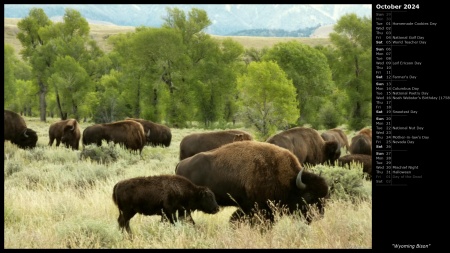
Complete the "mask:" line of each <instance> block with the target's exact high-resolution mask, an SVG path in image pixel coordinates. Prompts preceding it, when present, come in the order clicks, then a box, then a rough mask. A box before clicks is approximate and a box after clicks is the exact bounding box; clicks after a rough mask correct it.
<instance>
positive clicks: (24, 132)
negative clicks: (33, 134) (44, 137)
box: [23, 129, 28, 138]
mask: <svg viewBox="0 0 450 253" xmlns="http://www.w3.org/2000/svg"><path fill="white" fill-rule="evenodd" d="M27 130H28V129H25V131H23V135H24V136H25V137H26V138H28V135H27Z"/></svg>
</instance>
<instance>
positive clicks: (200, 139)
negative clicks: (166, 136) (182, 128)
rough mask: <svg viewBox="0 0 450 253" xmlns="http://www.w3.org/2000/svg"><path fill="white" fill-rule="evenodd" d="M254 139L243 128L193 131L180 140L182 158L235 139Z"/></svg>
mask: <svg viewBox="0 0 450 253" xmlns="http://www.w3.org/2000/svg"><path fill="white" fill-rule="evenodd" d="M244 140H249V141H250V140H253V137H252V136H251V135H250V134H249V133H247V132H245V131H241V130H221V131H213V132H206V133H193V134H189V135H187V136H185V137H184V138H183V139H182V140H181V142H180V160H183V159H185V158H188V157H191V156H193V155H195V154H197V153H200V152H203V151H208V150H211V149H215V148H218V147H220V146H222V145H224V144H227V143H231V142H234V141H244Z"/></svg>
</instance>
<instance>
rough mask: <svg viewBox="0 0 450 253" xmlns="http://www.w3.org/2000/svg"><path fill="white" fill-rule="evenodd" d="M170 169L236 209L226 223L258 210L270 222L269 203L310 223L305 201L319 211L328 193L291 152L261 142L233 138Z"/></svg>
mask: <svg viewBox="0 0 450 253" xmlns="http://www.w3.org/2000/svg"><path fill="white" fill-rule="evenodd" d="M175 173H176V174H177V175H181V176H184V177H187V178H188V179H190V180H191V181H192V182H193V183H194V184H197V185H203V186H206V187H208V188H210V189H211V190H212V191H213V192H214V194H215V196H216V200H217V203H218V204H219V205H220V206H237V207H239V208H240V209H238V210H236V211H235V212H234V213H233V214H232V216H231V218H230V221H231V222H234V221H238V220H239V219H240V218H241V217H242V218H244V219H245V218H251V217H252V216H254V215H255V214H256V213H257V211H258V210H261V211H263V213H264V214H263V215H264V217H265V218H266V219H268V220H269V221H271V222H272V223H273V222H274V213H273V210H272V209H271V205H270V204H269V201H271V202H272V203H273V204H275V205H278V206H282V207H286V208H288V210H289V211H290V213H292V212H294V211H295V210H298V209H299V210H301V213H302V214H303V215H305V217H306V219H307V221H308V223H309V222H311V217H310V215H308V213H309V212H308V207H309V205H316V206H317V207H318V209H319V211H320V213H321V214H322V215H323V213H324V208H323V204H324V203H323V202H322V200H323V199H322V198H325V197H328V185H327V183H326V182H325V179H324V178H322V177H320V176H318V175H316V174H313V173H310V172H308V171H304V169H303V168H302V166H301V164H300V163H299V161H298V159H297V157H295V156H294V154H292V153H291V152H290V151H288V150H286V149H284V148H281V147H278V146H276V145H273V144H270V143H265V142H257V141H244V142H242V141H238V142H233V143H229V144H225V145H223V146H221V147H219V148H216V149H214V150H210V151H206V152H201V153H198V154H196V155H194V156H191V157H188V158H186V159H184V160H181V161H180V162H179V163H178V164H177V166H176V168H175ZM255 205H257V209H255ZM242 214H243V215H244V216H242Z"/></svg>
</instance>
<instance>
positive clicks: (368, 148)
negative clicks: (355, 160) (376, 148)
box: [349, 134, 372, 155]
mask: <svg viewBox="0 0 450 253" xmlns="http://www.w3.org/2000/svg"><path fill="white" fill-rule="evenodd" d="M349 151H350V154H365V155H372V139H371V138H369V137H368V136H367V135H365V134H357V135H355V136H353V137H352V140H351V143H350V149H349Z"/></svg>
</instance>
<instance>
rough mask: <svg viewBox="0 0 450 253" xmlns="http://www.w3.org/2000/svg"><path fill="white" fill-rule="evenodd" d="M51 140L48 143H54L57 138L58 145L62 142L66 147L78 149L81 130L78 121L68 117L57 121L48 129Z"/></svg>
mask: <svg viewBox="0 0 450 253" xmlns="http://www.w3.org/2000/svg"><path fill="white" fill-rule="evenodd" d="M48 136H49V138H50V141H49V142H48V145H49V146H51V145H53V141H54V140H55V139H56V146H57V147H59V144H60V143H61V142H62V143H63V144H65V146H66V148H69V147H71V148H72V149H73V150H76V149H78V147H79V144H80V138H81V132H80V127H79V124H78V121H77V120H76V119H67V120H61V121H58V122H55V123H53V124H51V125H50V128H49V129H48Z"/></svg>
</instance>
